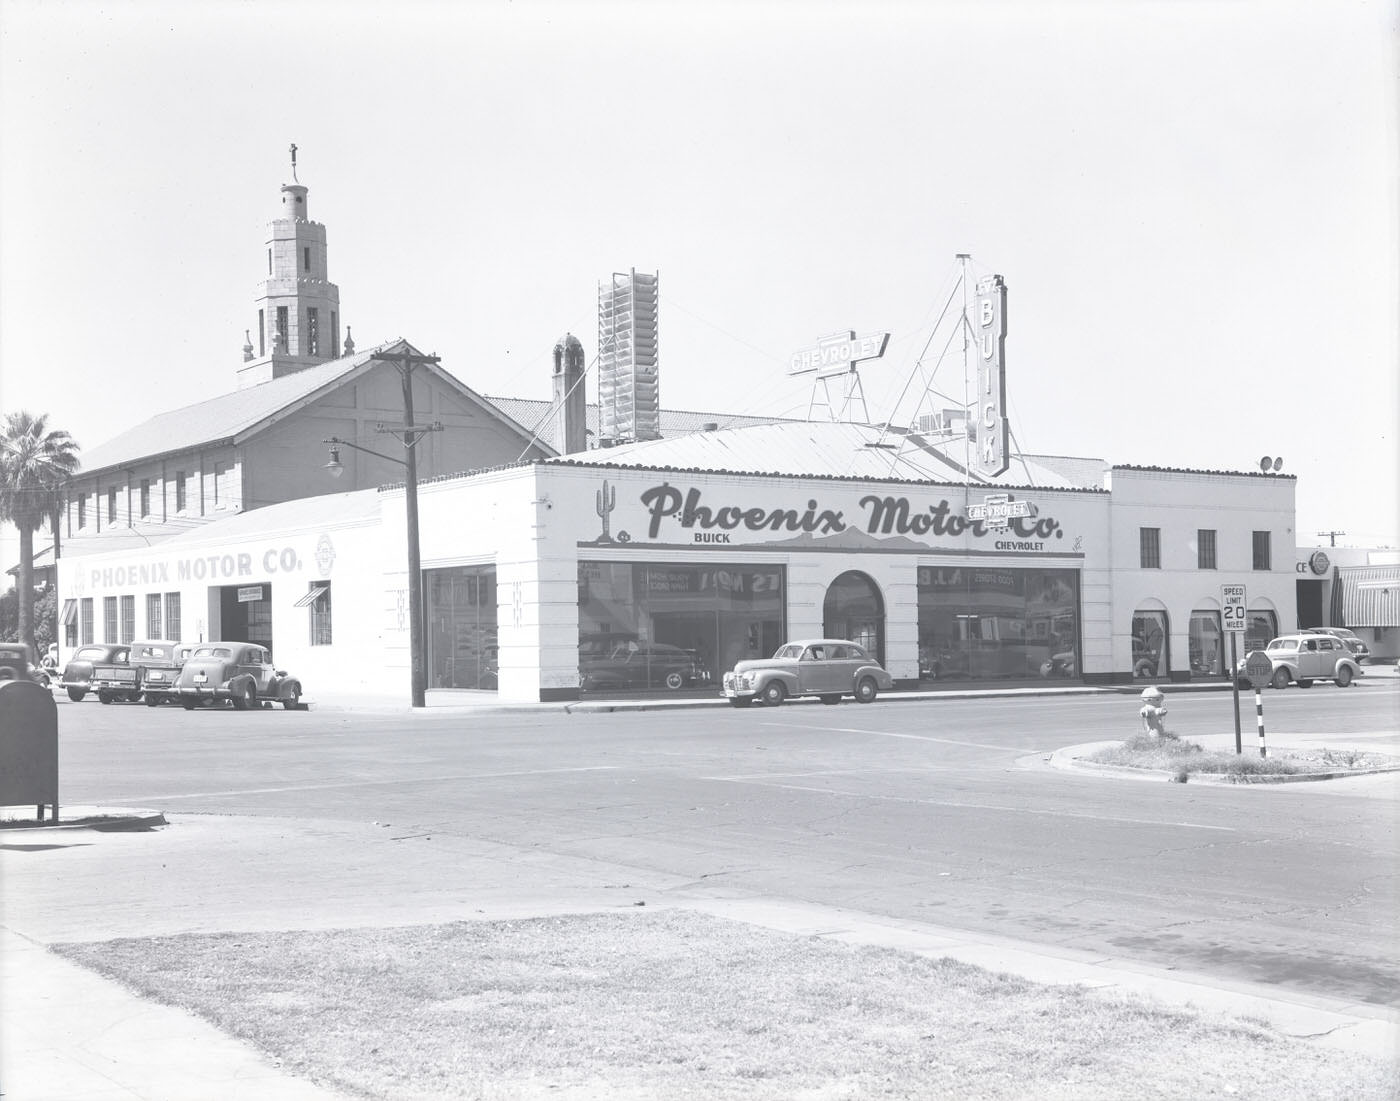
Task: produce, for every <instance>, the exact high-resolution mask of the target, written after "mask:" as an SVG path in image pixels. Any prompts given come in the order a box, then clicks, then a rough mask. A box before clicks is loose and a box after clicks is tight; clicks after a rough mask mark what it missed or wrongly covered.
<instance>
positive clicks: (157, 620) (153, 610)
mask: <svg viewBox="0 0 1400 1101" xmlns="http://www.w3.org/2000/svg"><path fill="white" fill-rule="evenodd" d="M160 626H161V616H160V593H147V594H146V637H147V638H163V637H164V636H163V635H162V634H161V633H160Z"/></svg>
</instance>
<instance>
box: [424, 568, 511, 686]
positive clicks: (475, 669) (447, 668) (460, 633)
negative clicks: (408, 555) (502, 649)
mask: <svg viewBox="0 0 1400 1101" xmlns="http://www.w3.org/2000/svg"><path fill="white" fill-rule="evenodd" d="M423 589H424V592H425V594H426V599H425V601H424V604H425V606H426V614H427V618H428V630H427V636H428V687H429V688H484V689H490V690H495V689H496V688H497V687H498V685H497V673H498V669H499V663H498V657H497V655H498V649H497V642H496V637H497V635H496V567H495V566H451V567H448V568H446V569H440V570H424V571H423Z"/></svg>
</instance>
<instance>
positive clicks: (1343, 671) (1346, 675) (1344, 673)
mask: <svg viewBox="0 0 1400 1101" xmlns="http://www.w3.org/2000/svg"><path fill="white" fill-rule="evenodd" d="M1350 686H1351V670H1350V669H1348V668H1347V667H1346V666H1345V665H1343V666H1342V667H1341V668H1340V669H1339V670H1337V687H1338V688H1349V687H1350Z"/></svg>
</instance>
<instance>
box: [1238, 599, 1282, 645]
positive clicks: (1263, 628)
mask: <svg viewBox="0 0 1400 1101" xmlns="http://www.w3.org/2000/svg"><path fill="white" fill-rule="evenodd" d="M1275 638H1278V616H1277V615H1275V614H1274V613H1273V612H1271V611H1267V610H1264V609H1257V610H1253V611H1251V612H1250V613H1249V617H1248V619H1247V620H1246V621H1245V626H1244V653H1242V654H1240V657H1244V656H1245V655H1246V654H1248V653H1250V652H1251V651H1252V650H1263V649H1264V648H1265V647H1267V646H1268V645H1269V640H1270V639H1275Z"/></svg>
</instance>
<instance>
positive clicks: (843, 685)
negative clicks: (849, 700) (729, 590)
mask: <svg viewBox="0 0 1400 1101" xmlns="http://www.w3.org/2000/svg"><path fill="white" fill-rule="evenodd" d="M893 687H894V678H893V677H891V676H890V675H889V673H887V672H885V670H884V669H883V668H882V667H881V665H880V663H879V662H877V661H876V660H875V659H874V658H873V657H871V656H870V654H869V653H868V652H866V650H865V648H864V647H862V646H858V645H857V644H856V643H854V642H847V641H846V640H845V639H839V638H814V639H808V640H805V641H802V642H789V643H787V645H785V646H780V647H779V648H778V652H777V653H776V654H774V655H773V656H772V657H771V658H765V659H762V660H755V661H741V662H739V664H738V665H736V666H734V669H733V671H732V672H729V673H725V674H724V695H725V696H726V697H727V698H728V700H729V702H730V704H731V705H732V706H734V707H748V706H749V705H750V704H751V703H753V701H754V700H761V701H762V702H763V703H765V704H767V705H768V706H769V707H777V706H778V705H779V704H780V703H782V702H783V700H785V699H787V698H788V697H789V696H819V697H821V701H822V703H840V702H841V697H842V696H854V697H855V698H856V702H858V703H870V702H872V701H873V700H874V699H875V697H876V695H878V694H879V693H880V692H882V691H887V690H889V689H890V688H893Z"/></svg>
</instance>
